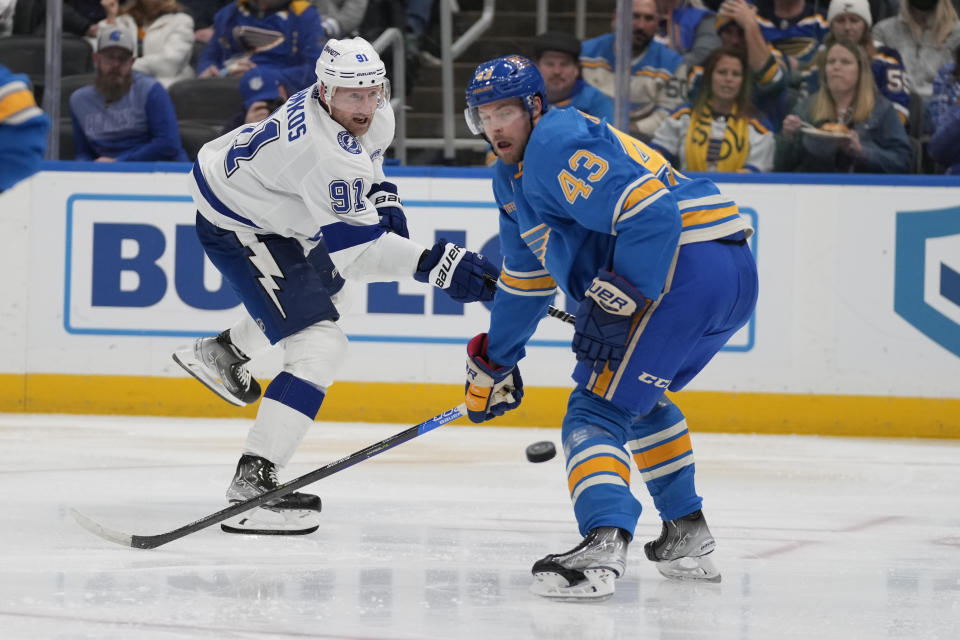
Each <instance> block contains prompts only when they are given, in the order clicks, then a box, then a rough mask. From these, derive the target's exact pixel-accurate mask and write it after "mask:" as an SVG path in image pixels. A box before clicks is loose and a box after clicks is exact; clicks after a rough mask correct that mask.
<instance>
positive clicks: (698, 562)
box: [657, 553, 721, 583]
mask: <svg viewBox="0 0 960 640" xmlns="http://www.w3.org/2000/svg"><path fill="white" fill-rule="evenodd" d="M710 555H711V554H709V553H708V554H707V555H705V556H700V557H697V558H677V559H676V560H668V561H666V562H658V563H657V571H659V572H660V575H662V576H663V577H664V578H669V579H670V580H680V581H683V582H712V583H717V582H720V578H721V576H720V570H719V569H717V567H716V565H714V564H713V560H712V559H711V558H710Z"/></svg>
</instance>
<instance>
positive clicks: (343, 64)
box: [317, 37, 390, 104]
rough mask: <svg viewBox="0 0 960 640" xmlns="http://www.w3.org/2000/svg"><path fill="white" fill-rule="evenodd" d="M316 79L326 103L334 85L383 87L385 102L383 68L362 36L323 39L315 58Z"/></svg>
mask: <svg viewBox="0 0 960 640" xmlns="http://www.w3.org/2000/svg"><path fill="white" fill-rule="evenodd" d="M317 80H318V81H320V82H322V83H323V100H324V102H326V103H327V104H330V100H331V98H333V93H334V90H336V89H337V88H338V87H347V88H351V89H362V88H367V87H375V86H378V85H383V86H384V93H385V94H386V95H385V96H384V99H385V100H386V101H389V99H390V98H389V93H388V92H389V87H390V84H389V81H388V80H387V69H386V67H385V66H384V64H383V60H381V59H380V55H379V54H378V53H377V51H376V50H375V49H374V48H373V47H372V46H371V45H370V43H369V42H367V41H366V40H364V39H363V38H359V37H358V38H344V39H343V40H334V39H330V40H327V43H326V44H325V45H323V51H322V52H321V53H320V57H319V58H317Z"/></svg>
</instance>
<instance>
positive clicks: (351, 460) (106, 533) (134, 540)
mask: <svg viewBox="0 0 960 640" xmlns="http://www.w3.org/2000/svg"><path fill="white" fill-rule="evenodd" d="M465 415H467V407H466V405H465V404H461V405H460V406H457V407H454V408H453V409H448V410H446V411H444V412H443V413H440V414H438V415H435V416H434V417H432V418H430V419H429V420H425V421H424V422H421V423H420V424H418V425H416V426H413V427H410V428H409V429H405V430H403V431H401V432H400V433H396V434H394V435H392V436H390V437H389V438H385V439H383V440H381V441H380V442H376V443H374V444H372V445H370V446H369V447H366V448H365V449H361V450H360V451H355V452H354V453H351V454H350V455H348V456H346V457H344V458H340V459H339V460H337V461H335V462H331V463H330V464H327V465H324V466H322V467H320V468H319V469H314V470H313V471H311V472H310V473H307V474H304V475H302V476H300V477H299V478H294V479H293V480H291V481H290V482H287V483H284V484H281V485H280V486H278V487H277V488H276V489H273V490H272V491H267V492H266V493H261V494H260V495H259V496H257V497H255V498H250V499H249V500H244V501H243V502H237V503H235V504H232V505H230V506H229V507H227V508H226V509H221V510H220V511H217V512H216V513H211V514H210V515H208V516H205V517H203V518H200V519H199V520H196V521H195V522H191V523H190V524H188V525H184V526H182V527H180V528H178V529H174V530H173V531H167V532H166V533H158V534H155V535H146V536H141V535H136V534H132V533H124V532H122V531H116V530H114V529H110V528H108V527H105V526H103V525H102V524H100V523H98V522H95V521H94V520H92V519H91V518H89V517H87V516H85V515H83V514H82V513H80V512H79V511H77V510H76V509H71V510H70V514H71V515H72V516H73V518H74V519H75V520H76V521H77V524H79V525H80V526H81V527H83V528H84V529H86V530H87V531H89V532H90V533H92V534H94V535H95V536H97V537H99V538H103V539H104V540H107V541H108V542H113V543H116V544H119V545H122V546H125V547H134V548H136V549H155V548H157V547H159V546H161V545H165V544H167V543H168V542H173V541H174V540H179V539H180V538H182V537H184V536H187V535H190V534H191V533H196V532H197V531H200V530H201V529H206V528H207V527H209V526H210V525H214V524H217V523H218V522H223V521H224V520H227V519H228V518H232V517H234V516H235V515H238V514H241V513H243V512H244V511H249V510H250V509H254V508H256V507H259V506H261V505H263V504H264V503H267V502H272V501H274V500H276V499H278V498H282V497H283V496H285V495H287V494H288V493H293V492H294V491H296V490H297V489H300V488H301V487H305V486H307V485H308V484H312V483H314V482H316V481H317V480H321V479H323V478H326V477H327V476H332V475H333V474H335V473H337V472H338V471H342V470H343V469H346V468H347V467H352V466H353V465H355V464H357V463H358V462H362V461H364V460H367V459H368V458H372V457H373V456H375V455H377V454H378V453H383V452H384V451H386V450H387V449H392V448H393V447H395V446H397V445H399V444H403V443H404V442H407V441H408V440H413V439H414V438H416V437H417V436H420V435H423V434H425V433H427V432H428V431H432V430H434V429H436V428H437V427H442V426H443V425H445V424H447V423H448V422H453V421H454V420H456V419H457V418H462V417H463V416H465Z"/></svg>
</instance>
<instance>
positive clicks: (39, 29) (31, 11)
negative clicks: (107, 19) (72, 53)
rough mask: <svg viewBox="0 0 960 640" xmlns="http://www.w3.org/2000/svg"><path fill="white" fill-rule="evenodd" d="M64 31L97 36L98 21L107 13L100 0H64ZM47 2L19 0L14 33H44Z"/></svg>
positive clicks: (15, 13)
mask: <svg viewBox="0 0 960 640" xmlns="http://www.w3.org/2000/svg"><path fill="white" fill-rule="evenodd" d="M62 13H63V31H64V33H69V34H73V35H77V36H85V37H87V38H96V37H97V23H99V22H100V21H101V20H103V18H104V16H105V15H106V13H105V12H104V10H103V7H101V6H100V0H63V7H62ZM46 20H47V3H46V1H45V0H17V6H16V9H15V10H14V18H13V23H14V30H13V31H14V33H16V34H22V35H43V33H44V31H45V29H46Z"/></svg>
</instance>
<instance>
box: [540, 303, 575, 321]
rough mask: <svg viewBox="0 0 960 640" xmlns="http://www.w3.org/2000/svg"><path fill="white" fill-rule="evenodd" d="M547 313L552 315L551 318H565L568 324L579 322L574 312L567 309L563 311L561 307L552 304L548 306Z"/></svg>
mask: <svg viewBox="0 0 960 640" xmlns="http://www.w3.org/2000/svg"><path fill="white" fill-rule="evenodd" d="M547 315H548V316H550V317H551V318H558V319H560V320H563V321H564V322H566V323H567V324H576V323H577V316H575V315H573V314H572V313H567V312H566V311H563V310H561V309H557V308H556V307H555V306H553V305H552V304H551V305H550V306H548V307H547Z"/></svg>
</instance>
